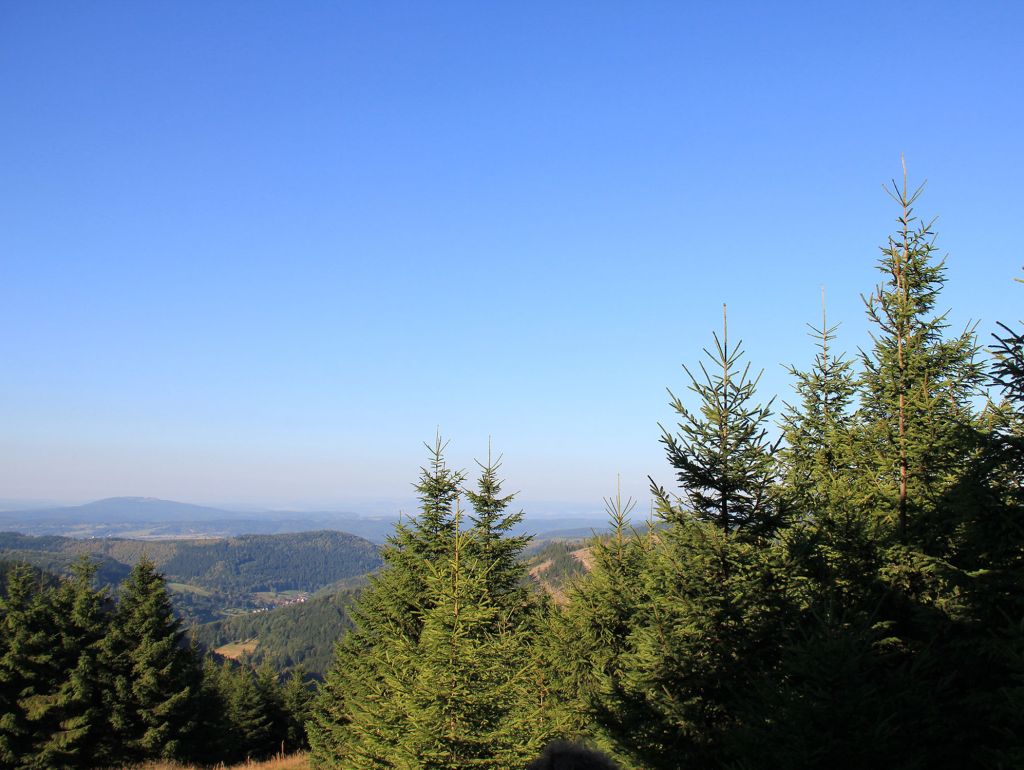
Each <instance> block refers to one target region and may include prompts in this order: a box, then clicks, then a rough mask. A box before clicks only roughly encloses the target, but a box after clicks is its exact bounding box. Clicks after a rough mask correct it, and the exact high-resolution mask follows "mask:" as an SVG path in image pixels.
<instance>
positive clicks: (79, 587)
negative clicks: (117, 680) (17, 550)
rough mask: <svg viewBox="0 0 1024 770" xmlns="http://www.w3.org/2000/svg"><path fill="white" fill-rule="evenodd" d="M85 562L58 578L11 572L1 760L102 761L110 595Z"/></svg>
mask: <svg viewBox="0 0 1024 770" xmlns="http://www.w3.org/2000/svg"><path fill="white" fill-rule="evenodd" d="M94 572H95V569H94V567H93V566H92V565H91V564H89V563H87V562H81V563H79V564H77V565H76V566H75V568H74V575H73V577H72V578H71V579H68V580H65V581H63V582H61V583H59V584H54V583H53V581H50V580H46V579H45V578H43V577H42V576H41V575H40V574H39V573H37V572H35V571H34V570H32V569H31V568H29V567H28V566H20V567H15V568H14V569H12V570H11V571H10V572H9V573H8V576H7V578H8V579H7V591H6V594H7V595H6V598H5V599H4V601H3V603H2V605H0V616H2V619H3V620H2V622H3V626H4V628H3V634H2V636H3V642H2V643H0V714H2V716H0V760H2V761H3V762H4V764H5V766H11V767H24V768H84V767H93V766H95V764H96V758H95V757H94V749H95V747H96V744H97V743H98V742H99V738H100V736H101V735H102V734H103V722H104V720H103V709H102V703H101V700H100V691H99V662H98V654H99V645H100V642H101V640H102V639H103V636H104V633H105V632H106V628H107V626H106V622H107V617H106V608H105V602H106V600H105V597H104V596H103V595H102V594H100V593H98V592H97V591H95V590H94V589H93V588H92V579H93V575H94Z"/></svg>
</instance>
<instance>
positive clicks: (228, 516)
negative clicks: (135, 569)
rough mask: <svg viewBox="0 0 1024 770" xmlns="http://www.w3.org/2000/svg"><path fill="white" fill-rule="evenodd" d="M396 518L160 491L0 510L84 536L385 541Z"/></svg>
mask: <svg viewBox="0 0 1024 770" xmlns="http://www.w3.org/2000/svg"><path fill="white" fill-rule="evenodd" d="M396 519H397V516H394V517H390V516H360V515H358V514H356V513H351V512H348V511H338V512H334V511H314V512H295V511H272V510H266V511H232V510H227V509H223V508H213V507H210V506H205V505H196V504H193V503H182V502H178V501H175V500H162V499H160V498H156V497H108V498H105V499H103V500H95V501H93V502H91V503H85V504H83V505H64V506H53V507H45V508H26V509H21V510H10V511H0V530H11V531H17V532H22V533H25V534H29V535H64V536H69V537H79V538H97V537H126V538H136V539H139V538H141V539H151V538H180V537H228V536H233V535H243V534H266V535H271V534H283V533H289V532H301V531H312V530H325V529H334V530H340V531H345V532H350V533H352V534H354V535H358V536H360V537H365V538H367V539H368V540H372V541H374V542H378V543H379V542H383V540H384V538H385V537H386V536H387V535H388V534H389V533H390V532H391V530H392V528H393V526H394V522H395V520H396Z"/></svg>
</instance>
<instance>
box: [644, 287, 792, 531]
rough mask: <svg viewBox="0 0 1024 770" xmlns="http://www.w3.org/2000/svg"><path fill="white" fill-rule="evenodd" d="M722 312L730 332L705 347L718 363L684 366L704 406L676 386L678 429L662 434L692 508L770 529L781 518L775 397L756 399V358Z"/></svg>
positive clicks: (743, 527) (732, 525) (720, 522)
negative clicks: (775, 493)
mask: <svg viewBox="0 0 1024 770" xmlns="http://www.w3.org/2000/svg"><path fill="white" fill-rule="evenodd" d="M722 319H723V323H722V337H721V339H720V338H719V337H718V335H717V334H715V335H714V343H715V344H714V352H711V351H709V350H708V349H706V348H705V350H704V353H705V355H706V356H707V357H708V359H709V362H710V371H709V367H707V366H705V365H704V363H701V364H700V369H701V377H700V378H698V377H696V376H695V375H694V374H693V372H691V371H690V369H689V368H687V367H686V366H685V365H684V366H683V369H684V370H685V371H686V373H687V375H688V376H689V378H690V385H689V389H690V390H691V391H692V392H693V393H695V394H696V395H697V397H698V399H699V406H698V408H697V410H696V411H693V410H691V409H688V408H687V407H686V406H685V405H684V404H683V401H682V400H681V399H680V398H679V397H678V396H676V395H675V394H673V393H672V391H671V390H669V396H670V398H671V405H672V408H673V409H674V410H675V411H676V412H677V414H678V415H679V417H680V422H679V423H678V426H677V427H678V432H677V433H676V434H672V433H670V432H669V431H668V430H666V429H665V428H664V427H662V435H661V442H662V443H663V444H664V445H665V449H666V453H667V455H668V460H669V464H670V465H672V467H673V468H675V469H676V478H677V480H678V481H679V484H680V486H681V487H682V488H683V494H684V496H685V499H686V501H687V503H688V506H687V514H686V515H694V516H697V517H698V518H700V519H702V520H704V521H710V522H713V523H714V524H715V525H716V526H718V527H719V528H721V529H722V530H723V531H726V532H731V531H738V532H741V533H742V534H743V535H744V536H753V537H756V536H760V535H767V534H770V533H771V532H772V531H773V530H774V528H775V527H776V526H777V524H778V510H777V506H776V505H775V501H773V499H772V496H771V489H772V484H773V481H774V474H775V466H774V459H773V455H774V453H775V450H776V447H777V443H772V442H771V441H770V440H769V439H768V419H769V418H770V417H771V414H772V413H771V401H769V402H768V403H767V404H765V405H761V404H758V403H756V402H755V400H754V399H755V396H756V390H757V382H758V380H759V379H760V374H759V375H757V376H756V377H751V376H750V365H749V364H746V365H743V366H742V368H741V366H740V362H741V360H742V358H743V350H742V347H741V344H742V343H740V344H737V345H735V346H730V345H729V335H728V326H727V323H726V318H725V306H724V305H723V306H722ZM652 485H653V482H652ZM652 491H653V492H654V494H655V496H656V497H658V498H659V499H660V500H661V502H662V504H663V509H664V511H666V512H667V513H669V515H674V514H672V511H674V510H680V512H681V509H678V507H672V506H671V505H668V502H669V501H668V497H667V496H666V495H665V494H664V492H663V491H662V490H661V489H660V487H658V486H657V485H653V487H652Z"/></svg>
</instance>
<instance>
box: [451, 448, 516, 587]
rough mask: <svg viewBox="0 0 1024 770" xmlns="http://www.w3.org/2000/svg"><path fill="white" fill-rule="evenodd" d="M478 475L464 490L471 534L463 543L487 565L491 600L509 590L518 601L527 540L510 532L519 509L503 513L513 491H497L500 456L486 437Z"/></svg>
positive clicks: (511, 497) (510, 500)
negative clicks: (495, 455) (484, 458)
mask: <svg viewBox="0 0 1024 770" xmlns="http://www.w3.org/2000/svg"><path fill="white" fill-rule="evenodd" d="M477 465H479V466H480V471H481V473H480V478H479V480H478V481H477V491H475V492H474V491H472V490H466V497H467V498H469V502H470V504H471V505H472V506H473V511H474V513H473V515H471V516H470V519H471V521H472V523H473V535H474V536H473V538H472V539H470V540H469V541H467V547H468V548H470V549H471V550H472V551H473V552H474V556H475V558H478V559H480V560H481V561H482V562H483V563H484V564H486V565H488V572H487V585H488V593H489V594H490V596H491V598H492V599H493V600H495V601H502V600H506V599H508V598H511V595H512V594H514V593H515V594H518V595H519V596H520V600H519V603H520V604H521V602H522V594H523V589H522V583H523V576H524V575H525V568H524V566H523V564H522V561H521V560H520V555H521V554H522V552H523V549H524V548H525V547H526V546H527V544H528V543H529V542H530V537H529V536H528V535H513V534H511V531H512V529H513V528H514V527H516V525H518V524H519V523H520V522H521V521H522V520H523V512H522V511H518V512H516V513H506V510H507V509H508V506H509V504H510V503H511V502H512V500H513V499H515V495H514V494H512V495H505V496H502V494H501V485H502V482H501V480H500V479H499V478H498V469H499V468H500V467H501V457H500V456H499V457H498V458H497V459H494V458H492V455H491V446H490V440H488V442H487V463H486V464H483V463H480V462H479V461H478V462H477Z"/></svg>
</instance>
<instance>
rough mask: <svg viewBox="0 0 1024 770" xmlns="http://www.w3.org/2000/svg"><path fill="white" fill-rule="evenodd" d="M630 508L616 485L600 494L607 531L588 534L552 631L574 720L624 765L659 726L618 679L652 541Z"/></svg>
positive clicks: (639, 607) (642, 599)
mask: <svg viewBox="0 0 1024 770" xmlns="http://www.w3.org/2000/svg"><path fill="white" fill-rule="evenodd" d="M634 508H635V503H634V501H633V500H632V499H628V500H625V501H623V499H622V494H621V491H619V490H617V491H616V494H615V497H613V498H612V497H609V498H606V499H605V509H606V511H607V514H608V519H609V524H610V529H611V535H610V536H609V537H595V538H594V540H593V541H592V543H591V545H590V561H591V568H590V571H589V573H588V574H587V575H586V576H585V577H584V578H583V579H582V580H580V581H578V582H576V583H573V584H571V585H570V588H569V604H568V606H567V607H566V610H565V613H564V615H563V616H562V618H563V620H562V623H561V624H560V625H561V626H563V627H564V630H563V631H562V632H561V633H558V634H556V635H555V640H556V643H557V645H558V648H559V653H558V658H559V661H558V662H559V664H560V665H559V668H560V669H561V678H562V679H563V681H564V682H565V689H566V690H567V691H568V694H569V695H570V697H571V700H570V703H571V704H572V707H573V708H574V709H575V710H576V711H577V712H579V714H580V715H581V717H582V719H581V720H580V722H579V723H578V724H577V725H576V727H577V728H578V729H579V730H580V731H583V730H586V731H588V732H590V733H592V734H593V735H594V737H595V738H596V739H597V740H598V742H599V743H600V744H601V745H602V747H603V748H605V749H606V750H608V751H609V752H611V753H613V754H614V755H615V756H616V757H618V758H619V759H620V760H622V761H624V762H626V763H627V766H633V764H635V763H637V762H639V761H640V760H639V758H640V757H641V756H643V754H644V753H645V751H646V747H647V746H649V745H650V744H652V743H660V742H661V741H662V740H663V736H658V735H656V733H658V732H659V731H660V729H661V728H662V726H661V725H660V724H659V720H658V718H657V713H656V712H655V711H654V710H653V709H651V708H649V707H648V705H647V699H646V697H645V696H644V695H643V694H639V693H635V692H633V691H632V690H629V689H627V688H626V686H625V683H624V681H623V678H624V674H625V664H624V660H625V658H626V656H627V655H628V654H629V653H630V652H631V650H632V638H631V635H632V633H633V631H634V630H635V629H636V628H637V627H638V625H639V624H640V617H641V615H642V613H643V611H644V608H645V605H646V604H647V603H648V601H649V597H648V596H647V595H646V593H645V592H644V590H643V589H644V584H645V581H644V579H643V575H644V573H645V570H646V569H647V567H648V560H649V557H650V550H651V548H652V547H653V545H654V542H653V541H652V540H651V539H650V538H641V537H639V536H638V535H637V533H636V531H635V530H634V529H633V528H632V526H631V525H630V515H631V514H632V511H633V509H634ZM652 733H653V734H652ZM568 734H571V733H568Z"/></svg>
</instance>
